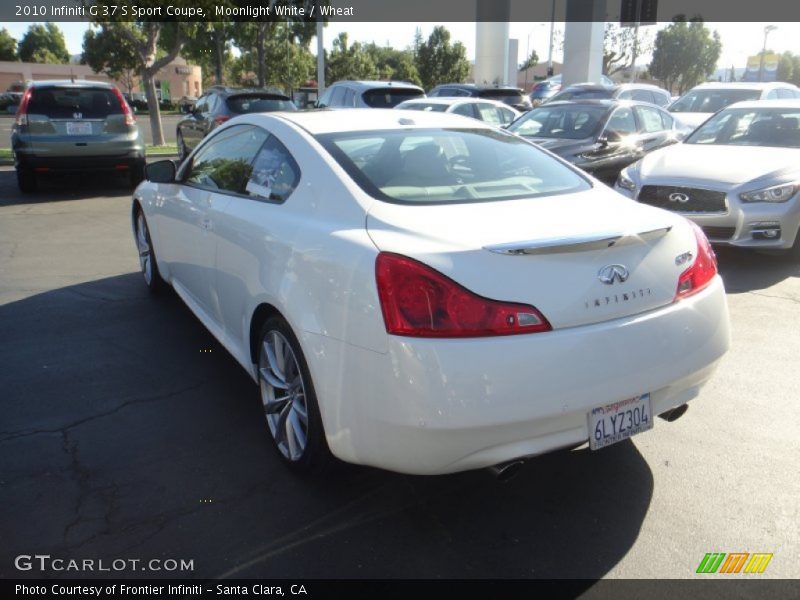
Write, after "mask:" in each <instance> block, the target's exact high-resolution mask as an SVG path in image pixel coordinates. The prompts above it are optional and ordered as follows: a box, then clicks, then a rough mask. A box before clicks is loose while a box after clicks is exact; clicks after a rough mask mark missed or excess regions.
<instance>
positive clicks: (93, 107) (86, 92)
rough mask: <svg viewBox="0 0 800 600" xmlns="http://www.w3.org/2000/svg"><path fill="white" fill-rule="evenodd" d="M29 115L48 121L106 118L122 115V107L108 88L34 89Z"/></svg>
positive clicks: (29, 105)
mask: <svg viewBox="0 0 800 600" xmlns="http://www.w3.org/2000/svg"><path fill="white" fill-rule="evenodd" d="M28 113H30V114H34V115H45V116H46V117H48V118H49V119H105V118H106V117H108V116H111V115H119V114H122V107H121V106H120V103H119V100H118V99H117V97H116V95H115V94H114V92H113V91H112V90H109V89H107V88H57V87H52V88H35V89H34V90H33V92H32V94H31V99H30V103H29V104H28Z"/></svg>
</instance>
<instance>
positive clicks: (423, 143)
mask: <svg viewBox="0 0 800 600" xmlns="http://www.w3.org/2000/svg"><path fill="white" fill-rule="evenodd" d="M317 139H318V140H319V141H320V142H321V143H322V145H323V146H324V147H325V149H326V150H328V152H330V153H331V155H332V156H333V157H334V158H335V159H336V161H337V162H338V163H339V164H340V165H341V166H342V167H343V168H344V169H345V170H346V171H347V172H348V174H349V175H350V176H351V177H352V178H353V180H354V181H355V182H356V183H358V185H359V186H361V188H362V189H363V190H364V191H365V192H366V193H368V194H370V195H371V196H373V197H374V198H378V199H380V200H384V201H388V202H395V203H401V204H442V203H458V202H487V201H492V200H510V199H514V198H532V197H536V196H545V195H547V196H549V195H555V194H564V193H568V192H576V191H581V190H586V189H589V188H590V187H591V185H590V184H589V183H588V181H587V180H586V179H584V178H583V177H581V176H580V175H578V173H577V172H575V171H574V170H572V169H571V168H569V167H567V166H566V165H564V164H562V163H561V162H559V161H558V160H556V159H555V158H552V157H551V156H549V155H548V154H546V153H545V152H543V151H542V150H540V149H539V148H537V147H536V146H534V145H533V144H531V143H529V142H526V141H525V140H523V139H521V138H519V137H517V136H515V135H511V134H508V133H505V132H501V131H494V130H490V129H401V130H397V129H393V130H388V131H358V132H351V133H329V134H324V135H319V136H317Z"/></svg>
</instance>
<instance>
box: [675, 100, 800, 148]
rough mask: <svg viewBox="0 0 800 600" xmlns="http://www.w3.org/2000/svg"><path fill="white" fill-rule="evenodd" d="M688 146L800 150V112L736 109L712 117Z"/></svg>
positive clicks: (688, 140)
mask: <svg viewBox="0 0 800 600" xmlns="http://www.w3.org/2000/svg"><path fill="white" fill-rule="evenodd" d="M684 143H685V144H722V145H726V146H773V147H778V148H800V108H732V109H728V110H724V111H722V112H721V113H719V114H717V115H715V116H713V117H711V118H710V119H709V120H708V121H706V122H705V123H704V124H703V125H702V126H700V127H699V128H698V129H697V130H696V131H695V132H694V133H692V134H691V135H690V136H689V137H688V138H686V141H685V142H684Z"/></svg>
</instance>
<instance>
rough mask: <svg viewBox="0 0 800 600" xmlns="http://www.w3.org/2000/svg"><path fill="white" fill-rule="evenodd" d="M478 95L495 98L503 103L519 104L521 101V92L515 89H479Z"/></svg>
mask: <svg viewBox="0 0 800 600" xmlns="http://www.w3.org/2000/svg"><path fill="white" fill-rule="evenodd" d="M479 96H480V97H481V98H490V99H492V100H497V101H498V102H503V103H505V104H520V103H521V102H522V101H523V100H522V92H519V91H517V90H481V92H480V94H479Z"/></svg>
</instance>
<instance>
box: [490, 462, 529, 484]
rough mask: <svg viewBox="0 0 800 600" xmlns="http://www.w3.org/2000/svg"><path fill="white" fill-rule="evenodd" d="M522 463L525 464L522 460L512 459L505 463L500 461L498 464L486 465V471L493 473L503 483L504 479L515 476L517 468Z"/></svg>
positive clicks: (517, 471)
mask: <svg viewBox="0 0 800 600" xmlns="http://www.w3.org/2000/svg"><path fill="white" fill-rule="evenodd" d="M523 464H525V462H524V461H521V460H512V461H509V462H506V463H500V464H499V465H494V466H493V467H488V468H487V471H489V472H490V473H491V474H492V475H494V476H495V478H496V479H497V480H498V481H501V482H503V483H505V482H506V481H510V480H511V479H513V478H514V477H516V476H517V473H519V470H520V469H521V468H522V465H523Z"/></svg>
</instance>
